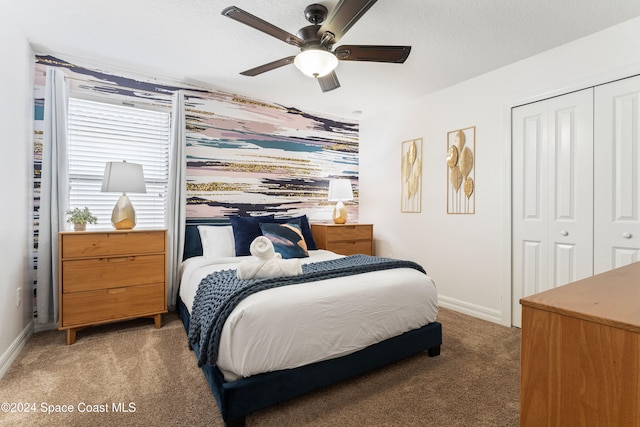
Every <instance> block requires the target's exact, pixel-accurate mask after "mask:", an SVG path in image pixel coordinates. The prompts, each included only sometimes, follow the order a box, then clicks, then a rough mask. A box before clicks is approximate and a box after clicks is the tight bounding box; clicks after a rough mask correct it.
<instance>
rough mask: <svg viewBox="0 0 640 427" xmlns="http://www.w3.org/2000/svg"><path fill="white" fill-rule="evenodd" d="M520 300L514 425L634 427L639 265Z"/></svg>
mask: <svg viewBox="0 0 640 427" xmlns="http://www.w3.org/2000/svg"><path fill="white" fill-rule="evenodd" d="M520 303H521V304H522V349H521V351H522V353H521V383H520V387H521V388H520V425H521V426H522V427H530V426H535V427H540V426H636V427H637V426H640V263H638V262H636V263H634V264H631V265H627V266H625V267H621V268H618V269H615V270H612V271H609V272H606V273H602V274H599V275H597V276H593V277H590V278H588V279H584V280H580V281H577V282H574V283H571V284H568V285H565V286H561V287H558V288H555V289H551V290H549V291H546V292H542V293H539V294H536V295H532V296H529V297H526V298H523V299H521V300H520Z"/></svg>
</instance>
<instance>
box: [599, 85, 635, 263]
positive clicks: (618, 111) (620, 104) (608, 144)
mask: <svg viewBox="0 0 640 427" xmlns="http://www.w3.org/2000/svg"><path fill="white" fill-rule="evenodd" d="M639 103H640V77H632V78H628V79H624V80H619V81H617V82H613V83H609V84H606V85H602V86H599V87H597V88H596V90H595V117H596V120H595V126H594V128H595V137H596V141H597V144H596V146H595V163H594V194H595V199H596V200H597V203H596V204H595V206H594V216H595V224H594V246H595V253H594V273H595V274H598V273H602V272H604V271H608V270H611V269H613V268H617V267H622V266H623V265H627V264H630V263H632V262H636V261H640V193H639V192H640V177H639V174H638V167H639V166H640V135H639V132H640V108H639Z"/></svg>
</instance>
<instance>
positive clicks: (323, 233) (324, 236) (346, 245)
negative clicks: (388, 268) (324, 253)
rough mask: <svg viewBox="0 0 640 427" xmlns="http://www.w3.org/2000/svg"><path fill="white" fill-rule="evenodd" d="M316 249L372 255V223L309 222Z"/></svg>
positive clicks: (345, 253) (347, 253)
mask: <svg viewBox="0 0 640 427" xmlns="http://www.w3.org/2000/svg"><path fill="white" fill-rule="evenodd" d="M311 232H312V233H313V239H314V240H315V241H316V244H317V246H318V249H326V250H328V251H332V252H335V253H338V254H342V255H355V254H365V255H373V224H346V225H335V224H311Z"/></svg>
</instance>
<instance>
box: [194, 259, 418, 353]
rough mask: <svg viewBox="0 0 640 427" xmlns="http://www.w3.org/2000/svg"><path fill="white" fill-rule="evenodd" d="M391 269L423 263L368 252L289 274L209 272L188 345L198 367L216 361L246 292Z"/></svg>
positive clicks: (200, 290) (197, 300) (201, 288)
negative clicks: (243, 277)
mask: <svg viewBox="0 0 640 427" xmlns="http://www.w3.org/2000/svg"><path fill="white" fill-rule="evenodd" d="M391 268H413V269H416V270H418V271H421V272H422V273H425V274H426V272H425V270H424V269H423V268H422V266H420V265H419V264H417V263H415V262H413V261H403V260H396V259H391V258H381V257H374V256H369V255H351V256H347V257H343V258H338V259H334V260H330V261H321V262H314V263H309V264H303V265H302V274H301V275H299V276H291V277H274V278H268V279H251V280H240V279H238V278H237V277H236V270H234V269H230V270H222V271H216V272H214V273H211V274H209V275H208V276H207V277H205V278H204V279H202V282H200V285H199V286H198V290H197V292H196V296H195V299H194V301H193V307H192V309H191V320H190V322H189V344H190V345H191V346H193V345H195V344H198V345H199V349H200V354H199V355H198V366H203V365H206V364H211V365H213V364H215V363H216V360H217V359H218V345H219V343H220V335H221V334H222V327H223V326H224V323H225V322H226V320H227V317H228V316H229V315H230V314H231V312H232V311H233V309H234V308H236V306H237V305H238V304H239V303H240V301H242V299H244V298H246V297H248V296H249V295H251V294H254V293H256V292H260V291H263V290H266V289H271V288H277V287H280V286H285V285H292V284H296V283H306V282H313V281H318V280H324V279H331V278H334V277H343V276H350V275H354V274H360V273H367V272H370V271H378V270H388V269H391Z"/></svg>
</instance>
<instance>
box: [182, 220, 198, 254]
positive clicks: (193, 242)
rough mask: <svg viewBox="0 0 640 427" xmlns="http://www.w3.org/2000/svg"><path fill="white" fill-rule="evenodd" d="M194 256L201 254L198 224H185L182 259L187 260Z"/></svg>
mask: <svg viewBox="0 0 640 427" xmlns="http://www.w3.org/2000/svg"><path fill="white" fill-rule="evenodd" d="M194 256H202V243H201V241H200V232H199V231H198V226H196V225H187V226H186V227H185V236H184V255H183V257H182V260H183V261H184V260H187V259H189V258H192V257H194Z"/></svg>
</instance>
